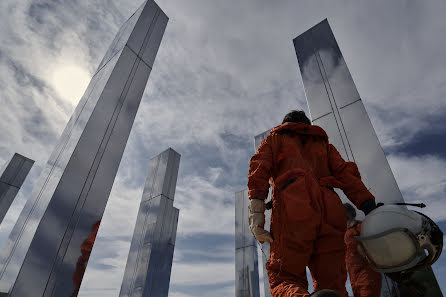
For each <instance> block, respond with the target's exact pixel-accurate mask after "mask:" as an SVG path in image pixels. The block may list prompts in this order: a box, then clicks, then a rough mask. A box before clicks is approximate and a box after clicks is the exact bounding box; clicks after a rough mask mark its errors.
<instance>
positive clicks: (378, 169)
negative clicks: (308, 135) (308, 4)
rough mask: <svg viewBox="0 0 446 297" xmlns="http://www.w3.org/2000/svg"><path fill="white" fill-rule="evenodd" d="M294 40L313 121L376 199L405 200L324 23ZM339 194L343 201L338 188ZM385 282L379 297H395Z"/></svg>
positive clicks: (434, 282)
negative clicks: (359, 175)
mask: <svg viewBox="0 0 446 297" xmlns="http://www.w3.org/2000/svg"><path fill="white" fill-rule="evenodd" d="M293 42H294V47H295V50H296V55H297V59H298V63H299V68H300V72H301V75H302V80H303V84H304V88H305V95H306V99H307V103H308V107H309V109H310V114H311V118H312V122H313V124H315V125H318V126H321V127H322V128H324V130H325V131H326V132H327V134H328V137H329V140H330V142H331V143H332V144H333V145H335V147H336V148H337V149H338V151H339V152H340V153H341V155H342V156H343V157H344V159H346V160H348V161H353V162H355V163H356V164H357V165H358V168H359V171H360V173H361V177H362V179H363V181H364V184H365V185H366V186H367V188H368V189H369V190H370V192H372V194H373V195H374V196H375V197H376V200H377V201H378V202H384V203H389V202H403V197H402V195H401V192H400V190H399V188H398V185H397V183H396V181H395V178H394V176H393V173H392V170H391V169H390V166H389V164H388V162H387V159H386V156H385V155H384V152H383V150H382V147H381V145H380V143H379V140H378V138H377V136H376V133H375V130H374V128H373V126H372V124H371V122H370V119H369V116H368V114H367V111H366V110H365V107H364V104H363V102H362V99H361V98H360V96H359V93H358V91H357V89H356V86H355V84H354V82H353V79H352V77H351V75H350V71H349V70H348V68H347V65H346V63H345V60H344V57H343V56H342V53H341V51H340V49H339V46H338V44H337V42H336V39H335V37H334V35H333V32H332V30H331V28H330V26H329V24H328V21H327V20H324V21H322V22H320V23H319V24H317V25H316V26H314V27H312V28H310V29H309V30H307V31H306V32H304V33H303V34H301V35H299V36H298V37H296V38H295V39H294V40H293ZM337 193H338V194H339V195H340V196H341V198H342V199H343V200H346V197H345V196H344V194H343V193H342V192H341V191H339V190H337ZM424 273H425V275H428V278H431V279H432V280H433V281H432V283H433V284H436V283H437V282H436V280H435V276H434V274H433V273H432V270H429V269H426V270H425V272H424ZM389 283H390V280H387V281H386V282H385V284H386V285H385V286H383V291H382V296H393V295H392V293H393V290H394V289H392V287H391V286H388V284H389ZM429 292H430V293H429V294H428V292H425V293H426V294H422V295H423V296H441V291H440V288H439V287H438V285H437V288H435V289H434V290H429ZM431 294H432V295H431ZM438 294H439V295H438Z"/></svg>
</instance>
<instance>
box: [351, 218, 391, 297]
mask: <svg viewBox="0 0 446 297" xmlns="http://www.w3.org/2000/svg"><path fill="white" fill-rule="evenodd" d="M360 233H361V223H360V222H358V223H357V224H355V225H354V226H352V227H350V228H348V229H347V231H346V232H345V236H344V241H345V245H346V248H347V250H346V255H345V263H346V264H347V270H348V274H349V275H350V283H351V285H352V289H353V295H354V296H355V297H379V296H381V279H382V277H381V273H379V272H376V271H374V270H373V269H372V268H370V266H369V264H368V262H367V260H366V259H365V258H364V257H363V256H361V254H359V252H358V246H357V243H356V240H355V236H359V234H360Z"/></svg>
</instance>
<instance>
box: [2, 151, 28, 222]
mask: <svg viewBox="0 0 446 297" xmlns="http://www.w3.org/2000/svg"><path fill="white" fill-rule="evenodd" d="M33 164H34V160H31V159H29V158H27V157H25V156H22V155H20V154H17V153H15V154H14V156H12V158H11V160H10V161H9V162H8V163H6V164H5V165H4V167H3V168H4V169H3V170H1V171H0V223H1V222H3V219H4V218H5V215H6V213H7V212H8V210H9V207H10V206H11V204H12V202H13V201H14V198H15V197H16V195H17V193H18V192H19V190H20V187H21V186H22V184H23V182H24V181H25V178H26V176H27V175H28V173H29V171H30V170H31V167H33Z"/></svg>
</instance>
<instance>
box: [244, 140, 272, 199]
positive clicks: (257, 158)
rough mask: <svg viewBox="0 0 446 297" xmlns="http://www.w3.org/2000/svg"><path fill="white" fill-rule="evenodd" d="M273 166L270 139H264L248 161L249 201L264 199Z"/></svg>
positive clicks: (266, 195) (266, 194)
mask: <svg viewBox="0 0 446 297" xmlns="http://www.w3.org/2000/svg"><path fill="white" fill-rule="evenodd" d="M272 166H273V154H272V149H271V137H270V136H268V137H267V138H265V139H264V140H263V141H262V143H261V144H260V145H259V148H258V149H257V152H256V153H255V154H254V156H252V158H251V160H250V161H249V174H248V197H249V199H263V200H264V199H266V198H267V197H268V191H269V178H270V177H271V170H272Z"/></svg>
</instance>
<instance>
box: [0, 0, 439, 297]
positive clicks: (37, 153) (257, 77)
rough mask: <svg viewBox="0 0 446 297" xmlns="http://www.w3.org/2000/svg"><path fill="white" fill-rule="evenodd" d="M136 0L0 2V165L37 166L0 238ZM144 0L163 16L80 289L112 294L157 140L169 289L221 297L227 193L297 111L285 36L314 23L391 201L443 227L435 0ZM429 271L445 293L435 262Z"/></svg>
mask: <svg viewBox="0 0 446 297" xmlns="http://www.w3.org/2000/svg"><path fill="white" fill-rule="evenodd" d="M141 2H142V1H141V0H71V1H61V0H59V1H54V0H52V1H50V0H21V1H16V0H1V1H0V41H1V42H0V106H1V108H0V140H1V141H0V166H1V165H3V163H5V162H7V161H8V160H9V159H10V158H11V156H12V155H13V153H14V152H18V153H21V154H23V155H25V156H28V157H30V158H32V159H34V160H35V161H36V163H35V165H34V167H33V169H32V170H31V172H30V175H29V176H28V178H27V180H26V182H25V184H24V186H23V188H22V190H21V191H20V193H19V195H18V197H17V199H16V201H15V202H14V204H13V205H12V206H11V209H10V211H9V212H8V214H7V216H6V218H5V220H4V222H3V224H2V225H1V227H0V245H2V244H3V243H4V241H5V239H6V238H7V236H8V234H9V232H10V230H11V228H12V226H13V224H14V222H15V220H16V218H17V216H18V215H19V213H20V211H21V209H22V207H23V205H24V204H25V202H26V199H27V197H28V196H29V194H30V192H31V189H32V187H33V184H34V182H35V181H36V179H37V177H38V176H39V173H40V171H41V170H42V168H43V166H44V165H45V163H46V161H47V159H48V157H49V155H50V153H51V152H52V150H53V148H54V146H55V144H56V142H57V140H58V138H59V136H60V134H61V133H62V130H63V129H64V127H65V125H66V123H67V122H68V119H69V117H70V115H71V113H72V112H73V110H74V108H75V106H76V104H77V102H78V100H79V99H80V97H81V96H82V94H83V92H84V90H85V88H86V86H87V84H88V82H89V80H90V78H91V75H92V74H93V72H94V71H95V69H96V67H97V66H98V64H99V62H100V61H101V59H102V57H103V55H104V54H105V51H106V49H107V47H108V45H109V44H110V43H111V41H112V39H113V37H114V35H115V34H116V32H117V31H118V28H119V27H120V26H121V25H122V23H123V22H124V21H125V20H126V19H127V18H128V17H130V15H131V14H132V12H133V11H134V10H136V8H137V7H138V6H139V5H140V4H141ZM157 3H158V4H159V5H160V7H161V8H162V9H163V10H164V11H165V13H166V14H167V15H168V16H169V18H170V21H169V24H168V26H167V30H166V33H165V35H164V38H163V41H162V44H161V47H160V50H159V52H158V56H157V58H156V61H155V65H154V68H153V71H152V73H151V76H150V78H149V82H148V84H147V88H146V91H145V93H144V96H143V99H142V103H141V106H140V108H139V111H138V114H137V117H136V120H135V123H134V126H133V130H132V132H131V134H130V138H129V141H128V143H127V147H126V150H125V153H124V156H123V159H122V162H121V165H120V168H119V171H118V175H117V178H116V180H115V183H114V186H113V189H112V193H111V196H110V199H109V202H108V204H107V207H106V210H105V214H104V218H103V221H102V224H101V227H100V230H99V233H98V237H97V240H96V244H95V248H94V250H93V253H92V256H91V260H90V263H89V265H88V268H87V271H86V274H85V278H84V282H83V284H82V287H81V292H80V294H79V296H93V297H102V296H118V294H119V289H120V284H121V281H122V277H123V274H124V267H125V263H126V260H127V253H128V250H129V247H130V239H131V236H132V232H133V228H134V224H135V221H136V214H137V210H138V206H139V202H140V199H141V195H142V191H143V185H144V181H145V178H146V175H147V169H148V161H149V160H150V158H152V157H153V156H155V155H156V154H158V153H160V152H161V151H164V150H165V149H167V148H168V147H172V148H173V149H175V150H176V151H177V152H179V153H180V154H181V156H182V157H181V163H180V172H179V178H178V184H177V191H176V197H175V206H176V207H177V208H179V209H180V217H179V225H178V236H177V242H176V248H175V255H174V264H173V268H172V277H171V286H170V293H169V296H171V297H189V296H210V297H214V296H215V297H223V296H234V290H235V289H234V275H235V273H234V270H235V268H234V192H236V191H240V190H242V189H244V188H245V187H246V182H247V178H246V176H247V168H248V161H249V158H250V156H251V155H252V154H253V150H254V144H253V136H254V135H257V134H259V133H260V132H263V131H265V130H267V129H269V128H271V127H273V126H276V125H278V124H279V123H280V122H281V119H282V118H283V115H284V114H285V113H286V112H288V111H289V110H291V109H296V108H301V109H304V110H307V106H306V102H305V95H304V90H303V86H302V80H301V76H300V73H299V70H298V65H297V60H296V56H295V53H294V48H293V44H292V39H293V38H294V37H296V36H297V35H299V34H300V33H302V32H304V31H305V30H306V29H308V28H310V27H311V26H313V25H315V24H316V23H318V22H319V21H321V20H323V19H324V18H328V20H329V22H330V25H331V27H332V29H333V31H334V34H335V36H336V38H337V40H338V43H339V45H340V48H341V51H342V53H343V55H344V58H345V60H346V62H347V65H348V67H349V69H350V71H351V74H352V76H353V79H354V81H355V83H356V85H357V88H358V90H359V93H360V94H361V96H362V98H363V100H364V104H365V107H366V109H367V111H368V112H369V115H370V118H371V121H372V123H373V125H374V127H375V130H376V132H377V134H378V138H379V140H380V141H381V144H382V145H383V148H384V150H385V152H386V154H387V157H388V160H389V163H390V166H391V168H392V170H393V172H394V175H395V178H396V180H397V182H398V185H399V186H400V189H401V190H402V193H403V196H404V198H405V199H406V200H407V201H424V202H425V203H426V204H427V205H428V207H427V208H426V209H425V213H426V214H428V215H429V216H431V217H432V218H433V219H435V220H436V221H438V222H439V224H440V226H441V227H443V228H444V229H446V201H445V200H444V196H445V192H446V191H445V188H446V141H445V136H446V125H445V124H444V119H445V116H444V114H445V112H446V99H445V98H446V70H445V66H446V63H445V61H446V50H445V49H446V39H445V38H444V32H446V20H445V19H444V11H446V2H445V1H440V0H438V1H422V2H421V1H409V0H407V1H404V0H394V1H384V0H381V1H365V0H364V1H354V2H353V1H341V0H339V1H332V0H330V1H328V0H327V1H319V0H311V1H309V0H308V1H303V0H301V1H296V0H283V1H270V0H244V1H239V0H226V1H210V0H190V1H182V0H159V1H157ZM433 268H434V270H435V271H436V273H437V276H438V280H439V282H440V286H441V287H442V289H443V290H444V291H445V292H446V260H443V258H440V260H439V261H438V262H437V263H436V264H435V265H434V266H433ZM260 270H261V269H260ZM440 274H443V275H444V276H440ZM261 291H262V290H261Z"/></svg>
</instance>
